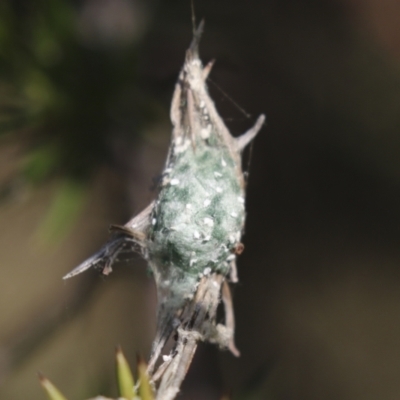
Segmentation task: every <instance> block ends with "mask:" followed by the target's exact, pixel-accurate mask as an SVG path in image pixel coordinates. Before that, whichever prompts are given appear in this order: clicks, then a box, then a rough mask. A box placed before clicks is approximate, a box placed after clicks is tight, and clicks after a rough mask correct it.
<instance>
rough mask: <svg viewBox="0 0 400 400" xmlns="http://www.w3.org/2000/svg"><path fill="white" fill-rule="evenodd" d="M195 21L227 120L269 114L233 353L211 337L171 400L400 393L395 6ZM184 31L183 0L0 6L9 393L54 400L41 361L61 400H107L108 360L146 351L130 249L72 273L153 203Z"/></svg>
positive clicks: (399, 65)
mask: <svg viewBox="0 0 400 400" xmlns="http://www.w3.org/2000/svg"><path fill="white" fill-rule="evenodd" d="M195 9H196V16H197V18H198V19H200V18H205V21H206V26H205V33H204V37H203V40H202V43H201V49H200V51H201V57H202V59H203V60H204V61H205V62H207V61H209V60H210V59H212V58H216V60H217V61H216V64H215V66H214V69H213V71H212V73H211V77H210V78H211V79H210V85H209V86H210V91H211V94H212V96H213V98H214V100H215V102H216V104H217V107H218V109H219V111H220V114H221V115H222V116H223V117H224V120H225V121H226V124H227V125H228V127H229V128H230V129H231V131H232V133H233V134H235V135H236V134H240V133H242V132H244V131H245V130H246V129H247V128H248V127H250V126H251V125H252V123H253V122H254V120H255V118H256V117H257V116H258V114H260V113H266V114H267V121H268V122H267V127H266V128H264V129H263V130H262V131H261V132H260V134H259V135H258V137H257V139H256V141H255V144H254V146H253V151H252V157H251V168H250V178H249V186H248V196H247V210H248V219H247V225H246V233H245V237H244V242H245V246H246V251H245V252H244V254H243V255H242V256H241V257H240V261H239V277H240V283H239V284H237V285H236V287H235V288H234V302H235V310H236V318H237V345H238V347H239V349H240V350H241V353H242V356H241V357H240V358H239V359H235V358H234V357H233V356H231V355H230V354H228V353H226V352H220V351H219V350H218V349H216V348H214V347H212V346H209V345H203V346H200V349H199V351H198V353H197V355H196V357H195V360H194V364H193V365H192V368H191V370H190V373H189V376H188V377H187V380H186V381H185V383H184V386H183V388H182V393H181V395H180V398H181V399H195V400H197V399H198V400H203V399H218V398H220V396H221V395H222V394H223V393H224V392H225V393H226V392H227V391H228V392H229V391H231V393H233V396H234V399H268V400H291V399H304V400H306V399H307V400H310V399H316V400H317V399H318V400H320V399H325V400H330V399H332V400H333V399H341V400H347V399H349V400H350V399H361V398H362V399H363V400H369V399H371V400H372V399H379V400H382V399H397V398H399V393H400V269H399V263H400V250H399V239H400V230H399V227H400V226H399V222H400V209H399V199H400V198H399V194H400V193H399V182H400V180H399V178H400V158H399V150H400V149H399V145H400V112H399V111H400V28H399V27H400V25H399V22H398V21H399V18H400V3H398V2H396V1H391V0H368V1H360V0H326V1H317V0H263V1H261V0H248V1H243V0H242V1H240V0H230V1H228V0H213V1H211V0H195ZM191 32H192V25H191V9H190V1H189V0H169V1H156V0H153V1H150V0H147V1H145V0H39V1H28V0H8V1H6V0H5V1H2V2H1V3H0V200H1V202H0V226H1V229H0V266H1V268H0V310H1V312H0V398H2V399H8V400H20V399H23V398H30V399H43V398H44V394H43V393H42V391H41V388H40V387H39V384H38V381H37V377H36V371H38V370H40V371H42V372H43V373H44V374H45V375H46V376H48V377H49V378H50V379H51V380H52V381H53V382H54V383H55V384H56V385H57V386H58V387H59V388H60V389H61V390H62V391H63V392H64V394H65V395H66V396H67V397H68V398H69V399H83V398H88V397H93V396H95V395H96V394H99V393H101V394H105V395H109V396H116V395H117V394H116V389H115V388H116V385H115V378H114V364H113V357H114V347H115V346H116V345H118V344H120V345H121V346H122V348H123V349H124V351H125V353H126V355H127V358H128V359H129V361H130V362H131V364H132V365H133V366H134V364H135V354H136V353H138V352H139V353H141V354H142V355H144V356H146V357H147V356H148V354H149V350H150V346H151V341H152V339H153V335H154V331H155V307H156V295H155V290H154V285H153V282H152V280H151V277H150V276H149V275H148V274H147V272H146V268H145V264H144V263H143V261H141V260H140V258H139V256H134V255H133V256H132V257H130V258H129V259H128V260H127V261H125V262H122V263H120V265H118V268H115V272H114V273H113V274H111V275H110V276H109V277H107V278H104V277H101V276H99V275H98V274H97V273H96V271H88V272H87V273H85V274H83V275H80V276H78V277H76V278H74V279H72V280H70V281H67V282H64V281H62V279H61V277H62V276H63V275H65V274H66V273H67V272H68V271H69V270H70V269H72V268H73V267H74V266H76V265H77V264H78V263H80V262H81V261H82V260H84V259H85V258H87V257H88V256H89V255H91V253H92V252H93V251H95V250H96V249H98V248H99V246H100V245H101V244H102V243H103V242H104V241H105V240H106V239H107V236H108V226H109V224H110V223H124V222H126V221H127V220H128V219H129V218H130V217H131V216H132V215H133V214H135V213H137V212H139V211H140V210H141V209H142V208H143V207H144V206H146V205H147V203H148V202H149V201H150V200H151V199H152V198H153V197H154V196H155V190H154V187H155V182H156V181H157V176H158V174H159V173H160V171H161V169H162V166H163V164H164V161H165V157H166V151H167V148H168V143H169V139H170V131H171V127H170V122H169V116H168V113H169V103H170V99H171V95H172V91H173V87H174V83H175V80H176V78H177V75H178V72H179V70H180V67H181V65H182V62H183V59H184V52H185V49H186V48H187V46H188V44H189V43H190V40H191ZM230 99H232V101H231V100H230ZM244 110H245V111H244Z"/></svg>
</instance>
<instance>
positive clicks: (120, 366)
mask: <svg viewBox="0 0 400 400" xmlns="http://www.w3.org/2000/svg"><path fill="white" fill-rule="evenodd" d="M116 360H117V381H118V390H119V395H120V397H123V398H126V399H132V398H133V397H134V396H135V389H134V385H135V384H134V381H133V376H132V372H131V369H130V368H129V364H128V362H127V361H126V358H125V356H124V354H123V353H122V350H121V348H120V347H119V348H118V349H117V353H116Z"/></svg>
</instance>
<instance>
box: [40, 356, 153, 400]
mask: <svg viewBox="0 0 400 400" xmlns="http://www.w3.org/2000/svg"><path fill="white" fill-rule="evenodd" d="M137 369H138V387H135V386H134V379H133V375H132V372H131V369H130V367H129V364H128V362H127V361H126V358H125V356H124V354H123V353H122V350H121V349H120V348H118V349H117V352H116V370H117V382H118V391H119V398H118V399H124V400H154V395H153V389H152V388H151V385H150V380H149V376H148V374H147V365H146V363H145V362H144V361H143V360H142V359H139V360H138V365H137ZM39 379H40V383H41V385H42V387H43V389H44V390H45V392H46V393H47V395H48V397H49V399H50V400H67V399H66V398H65V397H64V396H63V395H62V394H61V392H60V391H59V390H58V389H57V388H56V387H55V386H54V385H53V384H52V383H51V382H50V381H49V380H48V379H47V378H45V377H44V376H43V375H41V374H40V375H39Z"/></svg>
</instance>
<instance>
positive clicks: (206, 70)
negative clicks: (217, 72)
mask: <svg viewBox="0 0 400 400" xmlns="http://www.w3.org/2000/svg"><path fill="white" fill-rule="evenodd" d="M214 64H215V60H211V61H210V62H209V63H208V64H207V65H206V66H205V67H204V68H203V79H204V80H206V79H207V78H208V75H210V72H211V69H212V67H213V66H214Z"/></svg>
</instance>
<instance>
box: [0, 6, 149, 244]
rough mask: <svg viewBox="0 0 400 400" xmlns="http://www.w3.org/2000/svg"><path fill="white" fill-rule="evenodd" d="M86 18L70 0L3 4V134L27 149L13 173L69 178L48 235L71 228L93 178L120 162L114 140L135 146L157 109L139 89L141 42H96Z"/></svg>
mask: <svg viewBox="0 0 400 400" xmlns="http://www.w3.org/2000/svg"><path fill="white" fill-rule="evenodd" d="M17 3H18V4H17ZM79 18H80V15H79V10H78V8H75V7H74V6H73V4H72V3H71V2H70V1H68V0H39V1H37V2H35V4H34V6H31V5H30V2H13V1H12V0H7V1H3V2H1V4H0V135H2V136H3V137H4V136H5V135H7V140H8V141H14V142H17V143H18V145H19V147H20V148H21V152H22V154H23V156H22V162H21V163H20V169H19V171H18V172H17V173H16V176H14V177H13V178H14V179H15V180H16V181H19V182H25V183H28V184H29V185H30V186H37V185H39V184H42V183H44V182H46V181H48V180H51V179H53V180H60V181H61V183H60V184H59V185H58V187H59V192H58V193H56V194H55V198H54V199H53V202H52V206H51V209H50V211H49V213H48V215H47V216H46V217H45V220H44V221H43V223H42V225H41V227H40V232H39V235H40V236H47V237H57V238H60V237H61V228H62V226H63V225H62V224H63V223H65V222H67V226H66V229H65V232H66V231H67V229H68V226H70V225H71V224H72V223H73V222H74V220H73V218H74V217H75V218H76V217H77V216H78V211H79V210H80V209H81V205H82V204H83V199H84V190H83V189H82V188H83V187H84V186H85V184H86V182H88V181H89V180H90V178H91V177H92V176H93V175H94V174H95V173H96V171H98V169H99V167H101V166H103V165H105V164H109V165H115V164H116V162H117V161H116V159H115V158H114V157H115V154H114V153H113V151H114V147H113V146H112V143H113V141H115V140H119V139H118V135H119V134H120V135H123V136H122V140H123V141H124V143H125V144H127V145H131V144H132V143H133V142H134V140H135V138H136V137H137V136H138V133H139V131H140V127H141V124H142V121H143V120H144V118H146V116H148V115H149V114H151V112H150V113H149V112H146V111H147V108H148V106H147V103H145V102H144V101H143V100H142V99H143V98H145V96H143V95H141V94H140V93H139V89H138V84H137V76H136V64H137V62H136V54H137V50H136V47H135V45H134V44H133V42H132V43H130V44H128V45H125V46H120V47H118V46H116V48H112V49H111V48H110V47H106V46H103V47H102V46H97V47H96V46H90V44H88V43H86V42H85V41H84V40H83V38H82V35H81V34H80V31H79V29H78V27H79V21H80V20H79ZM120 132H122V133H120ZM120 139H121V138H120ZM21 178H22V179H21ZM0 191H1V188H0ZM68 196H71V197H70V198H68ZM54 232H57V234H56V235H54Z"/></svg>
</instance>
